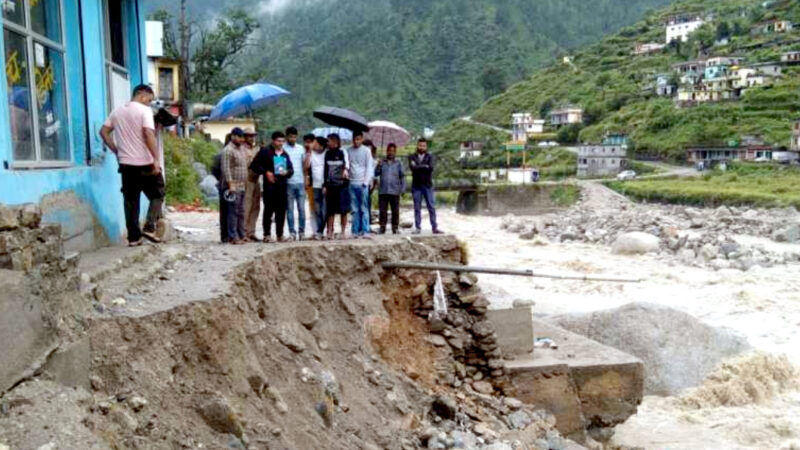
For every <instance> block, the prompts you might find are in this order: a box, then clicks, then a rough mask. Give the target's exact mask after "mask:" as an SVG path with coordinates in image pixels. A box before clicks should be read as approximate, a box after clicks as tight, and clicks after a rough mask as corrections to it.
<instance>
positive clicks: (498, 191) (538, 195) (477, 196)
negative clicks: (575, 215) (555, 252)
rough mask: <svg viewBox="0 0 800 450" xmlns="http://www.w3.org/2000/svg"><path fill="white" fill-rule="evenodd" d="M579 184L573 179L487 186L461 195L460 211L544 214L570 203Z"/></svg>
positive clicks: (494, 214)
mask: <svg viewBox="0 0 800 450" xmlns="http://www.w3.org/2000/svg"><path fill="white" fill-rule="evenodd" d="M579 189H580V188H579V187H578V186H577V185H574V184H570V183H539V184H527V185H495V186H486V187H484V188H481V189H479V190H476V191H465V192H461V193H460V194H459V196H458V212H459V213H460V214H483V215H493V216H497V215H504V214H509V213H513V214H544V213H548V212H553V211H556V210H559V209H562V208H566V207H569V206H570V205H571V203H572V201H571V199H577V195H576V193H577V192H578V190H579Z"/></svg>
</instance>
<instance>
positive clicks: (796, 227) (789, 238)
mask: <svg viewBox="0 0 800 450" xmlns="http://www.w3.org/2000/svg"><path fill="white" fill-rule="evenodd" d="M772 239H773V240H775V241H778V242H797V241H800V223H796V224H793V225H789V226H788V227H786V228H782V229H780V230H777V231H775V232H774V233H773V234H772Z"/></svg>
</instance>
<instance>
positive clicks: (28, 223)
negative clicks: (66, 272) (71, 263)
mask: <svg viewBox="0 0 800 450" xmlns="http://www.w3.org/2000/svg"><path fill="white" fill-rule="evenodd" d="M63 253H64V251H63V245H62V239H61V226H60V225H57V224H42V211H41V209H40V208H39V207H38V206H37V205H33V204H27V205H23V206H16V207H10V206H5V205H0V269H7V270H13V271H19V272H30V271H31V270H33V269H34V267H37V266H40V265H42V264H52V263H56V264H58V263H59V262H60V261H62V260H63V256H64V254H63Z"/></svg>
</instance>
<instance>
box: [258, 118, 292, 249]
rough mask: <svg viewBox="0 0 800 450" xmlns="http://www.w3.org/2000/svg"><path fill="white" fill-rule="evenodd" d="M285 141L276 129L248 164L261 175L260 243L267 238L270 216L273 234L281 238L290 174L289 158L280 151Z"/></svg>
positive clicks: (268, 236)
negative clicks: (261, 237) (262, 213)
mask: <svg viewBox="0 0 800 450" xmlns="http://www.w3.org/2000/svg"><path fill="white" fill-rule="evenodd" d="M285 143H286V135H284V134H283V133H282V132H280V131H276V132H274V133H272V143H271V144H270V145H268V146H266V147H264V148H262V149H261V150H260V151H259V152H258V154H257V155H256V157H255V159H253V163H252V164H251V165H250V170H252V171H253V172H255V173H257V174H259V175H261V176H263V177H264V190H263V200H264V218H263V220H264V242H270V241H271V236H272V232H271V229H272V219H273V216H274V218H275V236H276V238H277V240H278V241H279V242H280V241H284V238H283V227H284V225H285V223H286V211H287V209H288V206H289V204H288V200H287V187H288V180H289V178H290V177H291V176H292V174H294V167H293V166H292V161H291V159H289V155H287V154H286V152H285V151H284V150H283V144H285Z"/></svg>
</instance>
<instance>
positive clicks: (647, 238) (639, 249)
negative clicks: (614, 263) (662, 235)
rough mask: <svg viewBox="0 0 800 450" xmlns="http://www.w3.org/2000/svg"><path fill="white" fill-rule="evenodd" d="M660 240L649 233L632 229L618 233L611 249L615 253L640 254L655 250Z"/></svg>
mask: <svg viewBox="0 0 800 450" xmlns="http://www.w3.org/2000/svg"><path fill="white" fill-rule="evenodd" d="M660 243H661V240H660V239H659V238H658V237H656V236H653V235H652V234H649V233H642V232H640V231H634V232H632V233H625V234H622V235H620V236H619V237H618V238H617V240H616V241H614V245H613V246H612V248H611V251H612V252H613V253H614V254H617V255H642V254H645V253H650V252H657V251H658V248H659V245H660Z"/></svg>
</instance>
